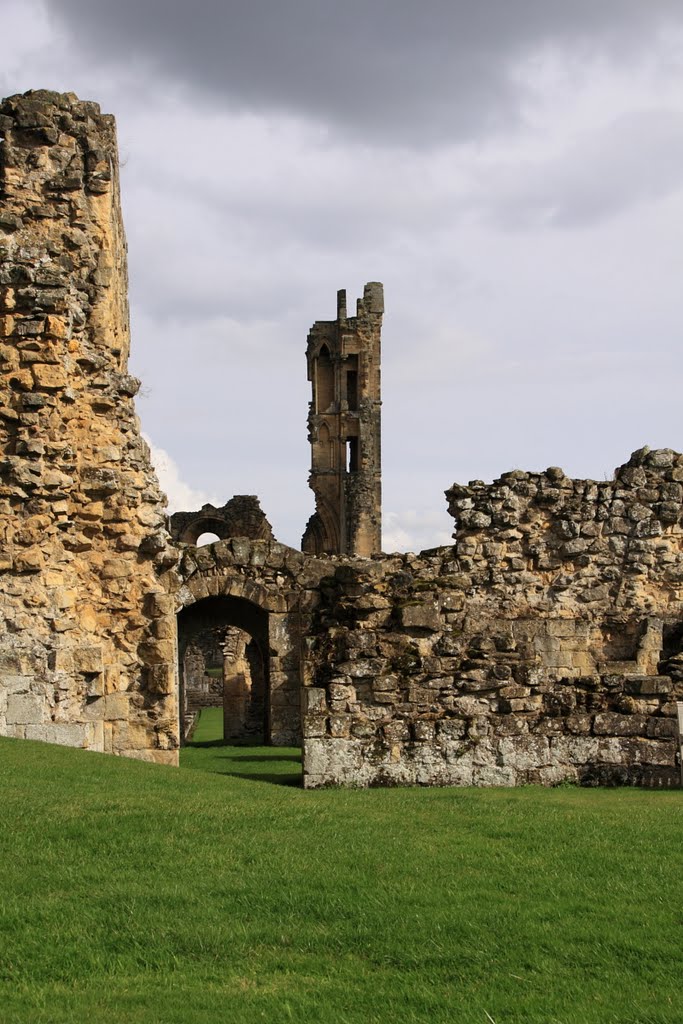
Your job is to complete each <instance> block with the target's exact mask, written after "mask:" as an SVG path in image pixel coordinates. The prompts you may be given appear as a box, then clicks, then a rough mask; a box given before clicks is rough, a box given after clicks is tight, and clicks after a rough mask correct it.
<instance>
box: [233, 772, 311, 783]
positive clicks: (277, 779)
mask: <svg viewBox="0 0 683 1024" xmlns="http://www.w3.org/2000/svg"><path fill="white" fill-rule="evenodd" d="M218 774H219V775H229V776H230V778H231V779H247V780H248V781H249V782H268V783H269V784H270V785H271V786H299V787H301V774H300V773H299V772H297V773H296V774H294V773H293V772H282V773H281V774H278V773H277V772H218Z"/></svg>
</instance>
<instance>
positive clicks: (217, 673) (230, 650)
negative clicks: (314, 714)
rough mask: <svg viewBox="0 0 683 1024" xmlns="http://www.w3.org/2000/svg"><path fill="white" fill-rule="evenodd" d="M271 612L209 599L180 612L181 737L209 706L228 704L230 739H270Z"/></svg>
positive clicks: (225, 731) (226, 719) (244, 603)
mask: <svg viewBox="0 0 683 1024" xmlns="http://www.w3.org/2000/svg"><path fill="white" fill-rule="evenodd" d="M269 654H270V649H269V644H268V612H266V611H264V609H262V608H259V606H258V605H255V604H253V602H251V601H248V600H246V599H245V598H239V597H210V598H206V599H205V600H203V601H197V602H196V603H195V604H193V605H190V607H188V608H184V609H183V610H182V611H181V612H180V613H179V615H178V657H179V678H180V707H181V716H182V735H183V737H186V736H187V734H188V732H189V730H190V729H191V727H192V723H193V721H194V719H195V717H196V715H197V713H198V712H199V711H200V710H201V709H202V708H204V707H222V708H223V738H224V741H225V742H230V741H234V740H247V741H251V742H252V743H254V742H256V743H258V742H260V743H270V741H271V730H270V700H269V694H270V686H269Z"/></svg>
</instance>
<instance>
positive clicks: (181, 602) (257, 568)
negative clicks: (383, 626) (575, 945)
mask: <svg viewBox="0 0 683 1024" xmlns="http://www.w3.org/2000/svg"><path fill="white" fill-rule="evenodd" d="M303 559H304V556H303V555H302V554H301V552H298V551H295V550H294V549H290V548H287V547H285V546H284V545H282V544H278V543H277V542H275V541H267V540H249V539H247V538H233V539H231V540H225V541H216V542H215V543H214V544H210V545H205V546H203V547H202V548H199V549H191V548H190V549H188V550H187V552H186V557H183V559H182V560H181V564H180V567H179V570H178V571H179V575H180V577H181V581H182V585H181V587H180V589H179V590H178V592H177V594H176V612H177V614H178V622H179V632H180V628H181V621H182V619H183V613H184V612H188V613H191V616H192V620H193V622H194V623H195V627H196V623H197V621H198V620H199V619H200V618H201V607H202V603H204V604H205V607H206V610H207V615H209V614H210V613H211V614H213V613H215V610H216V607H221V608H222V609H223V610H224V611H225V613H226V618H225V623H226V625H231V624H235V625H238V626H240V625H243V623H241V622H240V621H239V620H240V618H241V617H240V616H239V615H238V616H237V617H236V619H235V621H234V622H231V619H230V612H231V608H232V609H233V610H234V609H235V608H236V602H240V603H245V604H247V605H249V606H250V607H252V608H253V609H254V610H258V612H259V613H260V614H263V615H264V616H265V617H266V619H267V626H266V640H265V648H266V649H265V650H264V651H263V656H264V658H265V659H266V661H267V667H266V679H267V687H268V693H267V701H268V716H267V717H268V725H267V736H266V740H267V742H271V743H273V744H276V745H295V744H297V745H298V744H299V743H300V742H301V721H300V715H301V713H300V691H301V685H302V665H301V615H300V609H299V605H300V596H301V595H302V593H303V591H304V587H303V585H302V583H301V582H299V580H298V578H297V575H298V574H297V569H300V568H301V565H302V563H303ZM212 621H214V620H213V619H212ZM182 648H183V644H182V643H180V644H179V649H180V650H181V652H182ZM180 668H181V675H182V666H180Z"/></svg>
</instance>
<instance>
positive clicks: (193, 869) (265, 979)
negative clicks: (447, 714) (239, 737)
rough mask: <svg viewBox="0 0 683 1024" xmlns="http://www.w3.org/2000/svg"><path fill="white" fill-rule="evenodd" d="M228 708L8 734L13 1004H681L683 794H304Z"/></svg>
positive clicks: (122, 1014) (576, 1021)
mask: <svg viewBox="0 0 683 1024" xmlns="http://www.w3.org/2000/svg"><path fill="white" fill-rule="evenodd" d="M209 724H210V723H207V722H204V723H201V727H200V729H199V730H198V731H197V733H196V736H195V743H196V745H195V746H191V747H188V748H186V749H185V750H184V751H183V767H182V768H181V769H180V770H179V771H176V770H173V769H169V768H162V767H157V766H153V765H145V764H139V763H136V762H132V761H126V760H122V759H116V758H111V757H106V756H104V755H98V754H91V753H87V752H84V751H79V750H69V749H64V748H59V747H51V746H46V745H41V744H34V743H28V742H20V741H13V740H0V785H1V787H2V800H1V802H0V870H1V872H2V883H1V886H0V905H1V913H0V1021H1V1022H2V1024H15V1022H22V1024H24V1022H30V1024H65V1022H76V1021H78V1022H79V1024H80V1022H82V1021H88V1022H94V1024H104V1022H106V1024H112V1022H116V1024H142V1022H144V1024H196V1022H220V1024H233V1022H235V1024H254V1022H260V1024H262V1022H263V1021H268V1022H273V1024H280V1022H289V1021H299V1022H304V1024H309V1022H310V1024H314V1022H315V1024H318V1022H328V1021H329V1022H330V1024H380V1022H381V1024H385V1022H386V1024H394V1022H395V1021H399V1022H401V1024H403V1022H407V1024H410V1022H417V1021H419V1022H431V1024H446V1022H448V1024H460V1022H462V1024H491V1021H494V1022H495V1024H597V1022H600V1024H607V1022H609V1024H680V1022H681V1021H683V999H682V998H681V983H682V979H683V941H682V940H683V843H682V839H683V827H682V826H683V793H681V792H645V791H638V790H599V791H598V790H578V789H572V788H562V789H555V790H542V789H534V788H524V789H518V790H512V791H511V790H500V789H498V790H457V789H453V790H419V789H404V790H398V789H393V790H370V791H351V790H335V791H332V790H327V791H318V792H304V791H303V790H302V789H301V788H299V786H298V784H297V783H298V779H299V768H300V766H299V764H298V754H299V752H298V751H296V750H285V749H282V748H265V747H248V746H242V747H225V746H222V745H218V744H216V743H215V741H214V740H212V731H211V729H210V728H209ZM202 729H203V730H204V731H203V732H202Z"/></svg>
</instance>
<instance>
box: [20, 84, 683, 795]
mask: <svg viewBox="0 0 683 1024" xmlns="http://www.w3.org/2000/svg"><path fill="white" fill-rule="evenodd" d="M0 133H1V135H2V142H1V143H0V187H1V188H2V205H1V208H0V264H1V266H0V360H1V361H2V379H1V384H0V386H1V388H2V393H1V394H0V440H1V443H2V474H1V477H0V536H1V538H2V548H1V552H0V615H1V616H2V633H1V635H0V734H1V735H7V736H15V737H20V738H23V737H25V738H29V739H42V740H48V741H51V742H57V743H66V744H70V745H76V746H84V747H88V748H90V749H93V750H102V751H111V752H113V753H118V754H125V755H128V756H132V757H138V758H143V759H145V760H151V761H159V762H162V763H168V764H175V763H177V747H178V742H179V714H178V704H177V651H176V646H177V633H176V612H178V611H179V610H181V614H180V616H179V621H180V620H181V619H182V617H183V615H185V614H187V615H189V616H190V618H189V619H188V622H189V624H190V626H192V625H193V628H194V627H196V626H197V625H199V626H202V623H204V622H205V611H204V609H209V611H211V609H213V610H214V611H215V612H216V616H217V617H216V619H215V622H219V621H222V620H221V619H220V615H221V614H222V610H223V609H224V608H225V607H227V606H229V607H230V608H231V609H233V610H234V608H235V607H237V605H235V602H237V604H238V606H239V609H241V611H240V615H241V616H242V619H240V616H239V615H238V616H237V619H236V620H235V621H233V623H232V624H233V625H234V626H236V627H238V628H247V631H249V630H251V635H254V634H255V633H259V632H260V633H261V634H262V637H261V639H262V643H265V645H266V647H267V649H268V651H269V665H268V673H269V688H270V705H271V707H270V716H271V722H270V726H271V733H272V741H273V742H274V743H279V744H280V743H285V744H290V743H296V742H298V741H299V739H300V737H301V733H302V730H303V753H304V784H305V785H306V786H309V787H315V786H323V785H332V784H340V783H341V784H349V785H380V784H387V785H397V784H413V783H417V784H424V785H427V784H429V785H455V784H472V783H473V784H478V785H489V784H505V785H511V784H518V783H524V782H539V783H546V784H553V783H557V782H561V781H564V780H571V781H579V782H584V783H615V782H626V783H638V784H644V785H670V784H674V783H675V782H677V781H678V766H677V728H676V704H677V701H678V700H680V699H681V698H683V651H682V647H683V550H682V549H683V542H682V536H683V534H682V523H681V512H682V510H683V456H680V455H676V454H675V453H674V452H671V451H667V450H665V451H657V452H649V451H647V450H643V451H641V452H637V453H635V454H634V456H633V457H632V458H631V460H630V461H629V463H628V464H627V465H626V466H624V467H622V468H621V469H620V470H618V471H617V473H616V475H615V479H614V480H613V481H609V482H607V481H606V482H592V481H581V480H576V481H574V480H569V479H568V478H567V477H565V476H564V474H563V473H562V472H561V471H560V470H557V469H551V470H548V471H546V472H545V473H542V474H529V473H521V472H513V473H508V474H504V475H503V476H502V477H501V478H500V480H498V481H495V482H494V483H493V484H491V485H486V484H484V483H482V482H478V481H475V482H473V483H471V484H470V485H469V486H467V487H457V486H454V487H453V488H451V490H450V491H449V492H448V498H449V502H450V510H451V512H452V514H453V515H454V516H455V518H456V527H457V529H456V535H455V536H456V543H455V545H454V546H453V547H447V548H441V549H435V550H434V551H431V552H430V551H428V552H423V553H422V554H420V555H413V554H405V555H378V556H376V557H373V558H357V557H342V556H339V557H334V558H330V557H315V556H312V555H305V554H302V553H301V552H297V551H293V550H292V549H290V548H286V547H285V546H284V545H281V544H278V543H277V542H276V541H274V540H273V539H272V536H271V534H270V528H269V527H268V525H267V521H265V518H264V517H263V518H261V517H262V513H260V509H258V510H257V506H256V505H254V503H253V500H252V499H249V500H250V501H251V505H250V508H251V510H252V512H254V516H251V519H253V521H254V523H255V524H256V525H255V527H254V530H255V536H254V537H252V538H244V537H242V538H237V537H234V536H232V537H230V538H228V537H226V539H224V540H222V541H220V542H219V543H216V544H213V545H211V546H209V547H206V548H198V549H197V548H193V547H192V546H185V545H181V546H180V551H178V550H177V549H175V548H174V547H169V544H168V540H169V537H168V534H167V533H166V531H165V517H164V512H163V497H162V495H161V494H160V491H159V488H158V484H157V481H156V478H155V475H154V473H153V470H152V468H151V464H150V461H149V452H148V450H147V447H146V446H145V444H144V442H143V441H142V440H141V437H140V432H139V425H138V421H137V418H136V416H135V412H134V407H133V397H134V395H135V392H136V390H137V387H138V382H137V381H136V380H134V379H133V378H131V377H130V376H129V375H128V373H127V357H128V345H129V336H128V315H127V301H126V264H125V241H124V236H123V228H122V224H121V215H120V209H119V199H118V180H117V174H118V172H117V163H116V150H115V139H114V124H113V120H112V119H111V118H110V117H107V116H103V115H101V114H100V111H99V108H98V107H97V106H96V105H95V104H92V103H82V102H80V101H78V100H77V99H76V97H74V96H72V95H67V96H60V95H57V94H54V93H44V92H39V93H30V94H27V95H25V96H23V97H13V98H11V99H9V100H6V101H4V102H3V103H2V104H1V105H0ZM229 504H230V503H228V505H229ZM227 508H228V506H226V507H225V509H224V510H222V511H223V512H225V511H226V509H227ZM240 508H241V506H240ZM256 510H257V511H258V513H259V515H256ZM202 511H206V510H202ZM209 511H211V510H209ZM213 511H219V512H220V511H221V510H213ZM233 511H235V512H237V511H238V510H237V508H236V507H235V509H234V510H233ZM243 513H244V509H242V508H241V511H240V513H239V515H237V517H236V518H237V520H238V521H239V522H240V523H241V522H242V521H243V520H244V514H243ZM228 518H229V517H228ZM251 519H250V521H251ZM257 519H258V523H257V522H256V520H257ZM264 524H265V525H264ZM182 525H183V527H184V528H186V527H188V523H184V524H182ZM198 525H199V523H198V522H195V523H194V526H195V527H197V526H198ZM233 525H234V524H233ZM231 529H232V527H231ZM179 554H180V555H181V556H182V557H181V561H180V564H179V565H178V567H177V568H176V566H175V563H176V560H177V557H178V555H179ZM221 602H223V604H221ZM226 602H227V604H226ZM231 602H232V604H231ZM245 609H247V611H245ZM249 609H251V611H249ZM195 611H197V612H198V614H197V615H196V616H195V618H194V620H193V618H192V616H193V612H195ZM252 615H253V621H251V619H250V616H252ZM206 621H207V622H208V623H209V624H211V623H212V622H214V619H212V618H211V614H208V615H207V617H206Z"/></svg>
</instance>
